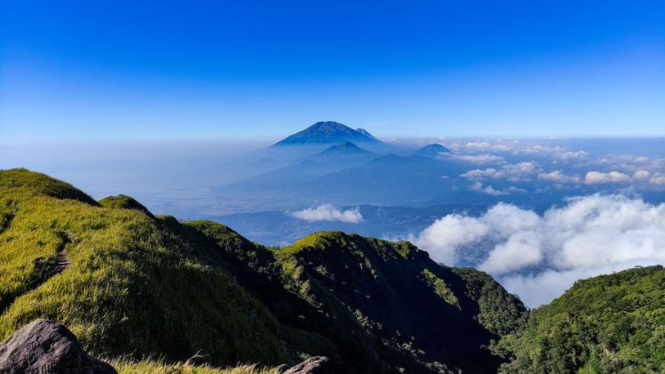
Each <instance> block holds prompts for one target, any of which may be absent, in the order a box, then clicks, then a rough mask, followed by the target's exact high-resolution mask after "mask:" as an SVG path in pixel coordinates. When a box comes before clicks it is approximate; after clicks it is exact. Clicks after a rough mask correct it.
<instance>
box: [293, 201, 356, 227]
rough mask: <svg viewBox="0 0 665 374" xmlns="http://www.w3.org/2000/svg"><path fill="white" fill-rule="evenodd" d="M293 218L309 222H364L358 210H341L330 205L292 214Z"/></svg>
mask: <svg viewBox="0 0 665 374" xmlns="http://www.w3.org/2000/svg"><path fill="white" fill-rule="evenodd" d="M291 216H293V217H295V218H299V219H302V220H305V221H309V222H315V221H339V222H347V223H358V222H361V221H362V220H363V216H362V214H360V211H359V210H358V208H355V209H347V210H344V211H343V210H340V209H336V208H335V207H333V206H332V205H330V204H323V205H319V206H318V207H316V208H310V209H303V210H299V211H295V212H291Z"/></svg>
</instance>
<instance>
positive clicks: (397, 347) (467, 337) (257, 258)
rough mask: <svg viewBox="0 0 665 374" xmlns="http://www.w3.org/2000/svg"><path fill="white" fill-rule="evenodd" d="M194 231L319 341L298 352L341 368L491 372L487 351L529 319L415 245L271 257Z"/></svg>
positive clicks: (345, 241)
mask: <svg viewBox="0 0 665 374" xmlns="http://www.w3.org/2000/svg"><path fill="white" fill-rule="evenodd" d="M186 226H189V227H191V228H193V229H195V231H197V232H199V233H200V234H202V235H203V236H205V237H208V238H212V239H214V240H215V241H216V244H217V246H218V248H219V253H218V254H219V256H220V260H219V261H222V262H224V263H228V264H232V268H231V269H230V271H231V272H233V273H234V274H236V276H237V278H238V279H239V282H240V283H241V284H242V285H243V286H244V287H246V288H247V289H248V290H250V291H251V292H253V293H254V294H256V295H257V297H259V298H260V299H261V300H262V301H263V302H264V303H265V304H266V305H268V306H269V308H270V310H271V311H272V312H273V314H274V315H275V316H276V318H277V319H278V320H279V321H280V323H281V324H282V325H283V326H286V327H289V328H294V329H297V330H299V331H308V332H309V333H310V336H309V337H307V341H309V342H310V343H309V344H298V341H297V339H296V341H293V342H290V343H291V344H292V345H294V346H300V347H305V352H307V349H306V347H307V346H308V345H311V344H312V343H313V342H312V340H316V343H317V344H318V346H319V351H320V350H326V349H327V350H328V352H327V353H326V354H328V355H333V357H334V356H338V357H341V358H342V360H341V361H342V362H344V363H346V364H347V365H348V366H347V367H343V368H341V369H342V370H347V371H348V370H352V369H350V368H353V370H357V371H359V372H378V371H379V369H378V368H383V369H381V370H385V371H386V372H397V371H400V368H401V370H406V372H446V371H447V370H448V369H455V368H461V369H464V370H465V371H468V372H474V371H480V372H483V371H484V372H487V370H488V369H490V370H491V368H495V367H496V366H498V364H499V362H498V359H497V358H496V357H493V356H492V355H490V354H489V352H488V351H487V350H485V349H484V348H482V347H481V346H483V345H488V344H490V339H492V338H494V337H496V335H495V333H504V332H505V331H512V330H511V329H512V327H513V325H514V321H515V320H516V319H518V318H519V317H520V316H521V315H522V314H523V313H524V307H523V306H522V304H521V303H520V302H519V301H518V300H517V299H515V297H514V296H512V295H509V294H508V293H506V292H505V290H503V288H501V287H500V286H499V285H498V284H496V282H494V281H493V280H492V279H491V278H490V277H489V276H487V275H485V274H484V273H480V272H477V271H475V270H471V269H451V268H447V267H444V266H441V265H438V264H436V263H434V262H433V261H431V260H430V259H429V258H428V257H427V255H426V253H425V252H423V251H420V250H418V249H417V248H415V247H414V246H412V245H411V244H409V243H406V242H400V243H391V242H387V241H383V240H377V239H373V238H364V237H361V236H358V235H347V234H344V233H341V232H324V233H317V234H313V235H310V236H307V237H305V238H303V239H301V240H299V241H298V242H296V243H294V244H293V245H292V246H290V247H287V248H285V249H283V250H281V251H272V250H269V249H267V248H265V247H262V246H259V245H256V244H254V243H251V242H249V241H247V240H246V239H244V238H242V237H241V236H240V235H238V234H237V233H235V232H233V231H232V230H230V229H228V228H227V227H225V226H223V225H220V224H216V223H212V222H205V221H198V222H188V223H187V224H186ZM189 235H190V236H195V234H194V233H192V232H190V233H189ZM467 280H468V281H467ZM276 284H277V285H278V287H275V285H276ZM479 300H480V302H479ZM488 300H491V302H490V301H488ZM494 302H496V305H493V303H494ZM492 324H495V325H496V326H492ZM330 348H332V350H331V349H330ZM446 367H447V368H446Z"/></svg>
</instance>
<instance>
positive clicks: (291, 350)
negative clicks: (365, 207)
mask: <svg viewBox="0 0 665 374" xmlns="http://www.w3.org/2000/svg"><path fill="white" fill-rule="evenodd" d="M100 203H101V204H100ZM100 203H97V202H95V201H94V200H92V199H91V198H90V197H88V196H87V195H85V194H84V193H82V192H80V191H78V190H76V189H75V188H73V187H72V186H70V185H68V184H66V183H64V182H60V181H56V180H54V179H51V178H49V177H47V176H45V175H42V174H38V173H32V172H29V171H27V170H9V171H0V260H1V261H0V264H1V265H0V339H2V338H5V337H7V336H8V335H9V334H11V333H12V332H13V331H15V330H16V329H17V328H19V327H20V326H22V325H23V324H25V323H27V322H29V321H31V320H32V319H34V318H37V317H44V318H49V319H51V320H55V321H58V322H61V323H64V324H66V325H67V326H68V327H69V328H70V329H71V330H72V331H73V332H74V333H75V334H76V335H77V336H79V338H80V340H81V341H82V343H83V344H84V346H85V347H86V349H88V350H91V351H93V352H95V353H97V354H102V355H104V356H106V357H134V358H137V359H141V358H142V357H163V358H164V359H165V360H166V361H165V362H175V361H182V360H186V359H188V358H189V357H192V356H194V355H195V354H197V353H199V354H201V355H203V358H201V359H199V360H198V362H206V363H211V364H214V365H219V366H225V365H235V364H236V363H238V362H241V363H242V362H260V363H261V364H264V365H272V364H278V363H283V362H291V363H293V362H295V361H297V360H299V359H303V358H306V357H309V356H311V355H326V356H329V357H331V358H332V359H333V361H334V362H336V363H337V364H338V365H339V366H340V367H339V369H342V370H343V372H367V373H379V372H400V371H406V372H421V373H426V372H447V370H448V369H450V370H456V369H464V370H465V372H487V371H488V370H491V369H492V368H496V367H497V366H498V364H499V363H500V360H499V359H498V358H497V357H495V356H492V355H491V354H490V353H489V351H488V350H487V349H486V348H484V346H486V345H488V344H489V343H490V340H491V339H495V338H498V335H503V334H505V333H507V332H510V331H512V329H513V328H514V323H515V321H516V320H517V319H518V318H519V316H520V315H521V314H522V313H523V312H524V308H523V306H522V305H521V303H520V302H519V301H518V300H517V299H515V298H514V297H513V296H512V295H509V294H507V293H506V292H505V290H503V288H501V287H500V286H498V284H496V282H494V281H493V280H492V279H491V278H490V277H488V276H486V275H485V274H483V273H480V272H477V271H474V270H470V269H453V268H447V267H444V266H441V265H438V264H435V263H434V262H433V261H431V260H430V259H429V258H428V257H427V255H426V254H425V253H424V252H422V251H419V250H418V249H416V248H415V247H413V246H412V245H410V244H409V243H406V242H400V243H390V242H386V241H382V240H377V239H372V238H363V237H361V236H357V235H346V234H343V233H340V232H328V233H319V234H314V235H310V236H308V237H306V238H303V239H302V240H300V241H298V242H297V243H294V245H293V246H291V247H289V248H286V249H284V250H282V251H273V250H271V249H268V248H266V247H263V246H261V245H257V244H255V243H252V242H249V241H248V240H246V239H245V238H243V237H242V236H240V235H238V234H237V233H235V232H234V231H233V230H231V229H229V228H227V227H225V226H223V225H220V224H216V223H212V222H205V221H196V222H187V223H180V222H178V221H177V220H175V219H174V218H173V217H168V216H162V217H154V216H152V215H151V214H150V213H149V212H147V210H145V208H144V207H143V206H142V205H140V204H139V203H138V202H136V201H135V200H134V199H132V198H130V197H127V196H122V195H121V196H117V197H111V198H107V199H103V200H102V201H101V202H100ZM65 253H66V254H67V257H68V259H69V260H70V261H71V265H70V266H69V267H68V268H67V269H65V270H64V271H63V272H62V273H55V272H53V271H49V269H52V268H53V267H54V266H55V265H56V262H57V261H58V260H59V259H60V260H61V259H62V256H63V254H65ZM268 310H269V311H268ZM127 355H130V356H127ZM117 364H118V365H121V368H120V369H121V371H124V372H133V371H138V372H183V373H188V372H203V373H205V372H217V371H215V370H217V369H213V368H208V369H201V368H197V367H191V366H187V365H184V366H183V365H180V366H177V365H175V366H174V365H171V366H169V365H168V364H164V363H159V362H158V363H154V362H150V361H143V362H140V363H133V364H130V363H127V362H125V361H117ZM201 370H204V371H201ZM206 370H207V371H206ZM239 370H240V369H239ZM243 370H244V369H243Z"/></svg>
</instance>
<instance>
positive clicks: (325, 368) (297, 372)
mask: <svg viewBox="0 0 665 374" xmlns="http://www.w3.org/2000/svg"><path fill="white" fill-rule="evenodd" d="M331 366H332V365H331V364H330V359H328V357H323V356H315V357H312V358H309V359H308V360H306V361H303V362H301V363H299V364H298V365H296V366H294V367H292V368H290V369H289V370H287V371H285V372H284V374H330V373H332V367H331Z"/></svg>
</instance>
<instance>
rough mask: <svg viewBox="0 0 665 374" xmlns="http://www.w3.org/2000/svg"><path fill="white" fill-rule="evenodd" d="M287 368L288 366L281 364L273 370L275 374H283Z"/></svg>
mask: <svg viewBox="0 0 665 374" xmlns="http://www.w3.org/2000/svg"><path fill="white" fill-rule="evenodd" d="M289 368H290V366H289V365H287V364H281V365H279V366H278V367H277V368H276V369H275V370H276V371H277V374H284V372H285V371H287V370H289Z"/></svg>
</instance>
